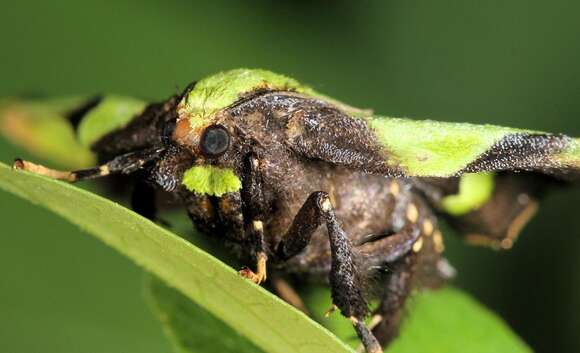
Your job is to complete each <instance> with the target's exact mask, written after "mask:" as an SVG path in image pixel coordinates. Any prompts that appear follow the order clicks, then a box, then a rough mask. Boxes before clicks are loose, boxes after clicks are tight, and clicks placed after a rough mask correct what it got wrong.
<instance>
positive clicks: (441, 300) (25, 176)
mask: <svg viewBox="0 0 580 353" xmlns="http://www.w3.org/2000/svg"><path fill="white" fill-rule="evenodd" d="M0 188H2V189H4V190H6V191H9V192H11V193H14V194H16V195H19V196H20V197H23V198H25V199H27V200H29V201H31V202H33V203H35V204H39V205H41V206H43V207H46V208H48V209H50V210H52V211H54V212H55V213H57V214H59V215H61V216H62V217H64V218H66V219H67V220H69V221H70V222H72V223H74V224H77V225H79V226H80V227H81V228H83V229H84V230H86V231H87V232H88V233H90V234H92V235H94V236H96V237H97V238H99V239H100V240H102V241H103V242H105V243H107V244H108V245H110V246H111V247H113V248H115V249H116V250H118V251H119V252H121V253H123V254H125V255H126V256H127V257H129V258H131V259H132V260H133V261H135V262H136V263H138V264H140V265H141V266H143V267H145V268H146V269H147V270H148V271H150V272H151V273H153V274H155V275H156V276H158V277H159V278H161V279H162V280H163V281H164V282H166V283H167V285H165V284H163V283H162V282H159V281H153V282H151V283H150V286H149V290H150V292H149V298H150V301H151V302H152V304H153V306H154V307H155V309H156V311H157V313H158V315H159V316H160V318H161V319H162V322H163V323H164V326H165V328H166V331H167V332H168V333H169V336H170V337H171V338H172V340H173V342H174V344H175V345H176V347H177V348H178V349H177V350H178V351H179V352H183V353H185V352H187V353H191V352H207V351H220V352H230V351H232V352H234V351H235V352H242V353H245V352H260V351H263V352H303V353H307V352H338V353H340V352H345V353H346V352H351V353H352V350H351V349H350V348H349V347H348V346H346V345H345V344H344V343H343V342H342V341H341V340H339V339H338V338H337V337H336V336H334V335H332V334H331V333H329V332H328V331H327V330H325V329H324V328H322V327H321V326H320V325H319V324H317V323H315V322H314V321H312V320H310V319H309V318H308V317H307V316H305V315H303V314H302V313H301V312H299V311H297V310H295V309H294V308H292V307H290V306H289V305H287V304H285V303H283V302H282V301H281V300H280V299H278V298H277V297H275V296H274V295H272V294H270V293H269V292H267V291H266V290H264V289H263V288H261V287H258V286H256V285H254V284H252V283H250V282H249V281H247V280H244V279H242V278H241V277H240V276H239V275H238V273H237V272H236V271H234V270H233V269H232V268H231V267H229V266H227V265H225V264H224V263H222V262H221V261H219V260H218V259H216V258H214V257H213V256H211V255H209V254H208V253H206V252H204V251H203V250H201V249H199V248H198V247H196V246H194V245H193V244H192V243H190V242H188V241H186V240H184V239H182V238H180V237H178V236H177V235H175V234H173V233H171V232H168V231H167V230H165V229H163V228H161V227H159V226H157V225H155V224H154V223H152V222H150V221H148V220H146V219H144V218H142V217H140V216H138V215H137V214H135V213H134V212H132V211H130V210H128V209H126V208H124V207H122V206H120V205H118V204H116V203H114V202H112V201H109V200H107V199H104V198H101V197H99V196H97V195H94V194H91V193H89V192H87V191H85V190H82V189H79V188H76V187H74V186H72V185H69V184H65V183H62V182H59V181H55V180H51V179H47V178H44V177H41V176H38V175H34V174H30V173H26V172H21V171H13V170H11V169H10V168H9V167H7V166H6V165H4V164H0ZM315 293H317V294H316V295H315V296H316V297H317V298H318V303H314V306H310V307H311V309H312V312H313V313H314V314H320V313H321V312H323V311H324V309H325V308H328V307H329V305H330V295H329V293H328V290H327V289H324V290H318V291H316V292H315ZM314 302H316V301H314ZM409 302H410V305H408V306H407V312H408V314H407V316H408V318H407V320H406V321H405V322H404V324H403V327H402V330H401V336H400V337H399V338H398V339H397V340H396V341H395V342H394V343H393V345H392V346H391V347H390V348H389V350H388V352H394V353H406V352H451V353H453V352H472V353H480V352H481V353H484V352H498V351H501V352H517V353H519V352H522V353H524V352H530V350H529V349H528V348H527V347H526V346H525V344H524V343H522V342H521V340H520V339H519V338H518V337H517V336H516V335H515V334H513V333H512V332H511V331H510V330H509V328H508V327H507V325H506V324H505V323H503V322H502V321H501V319H499V318H497V317H496V316H495V315H494V314H492V313H490V312H489V311H487V310H486V309H485V308H483V307H481V306H480V305H479V304H477V303H476V302H475V301H474V300H473V299H470V298H469V297H468V296H466V295H465V294H461V293H460V292H458V291H457V290H455V289H444V290H439V291H435V292H424V293H419V294H417V295H416V296H414V297H413V298H412V299H411V300H410V301H409ZM309 304H311V305H312V301H311V300H310V301H309ZM220 321H223V323H221V322H220ZM322 321H323V322H325V321H324V320H323V319H322ZM224 323H225V324H224ZM226 325H227V326H226ZM329 326H331V327H333V328H334V329H336V332H337V333H338V334H340V335H341V336H342V337H343V338H344V339H348V340H349V342H351V344H352V345H357V344H358V341H357V340H353V339H352V338H353V336H354V332H353V331H352V328H351V327H350V324H349V321H348V320H345V319H343V318H342V317H341V316H340V314H338V313H337V314H334V316H333V318H332V319H331V321H330V324H329ZM242 336H243V337H242ZM211 342H213V348H212V349H209V348H208V346H207V345H208V343H211ZM232 347H233V348H232ZM257 347H260V348H259V349H258V348H257ZM210 348H211V347H210ZM232 349H234V350H232Z"/></svg>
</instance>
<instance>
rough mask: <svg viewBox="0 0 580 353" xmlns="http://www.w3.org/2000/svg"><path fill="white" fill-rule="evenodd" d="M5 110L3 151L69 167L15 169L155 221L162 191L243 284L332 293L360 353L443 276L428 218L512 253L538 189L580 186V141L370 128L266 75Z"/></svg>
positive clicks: (378, 120)
mask: <svg viewBox="0 0 580 353" xmlns="http://www.w3.org/2000/svg"><path fill="white" fill-rule="evenodd" d="M1 111H2V112H3V113H2V126H1V127H2V131H4V133H5V134H6V135H7V136H8V137H9V138H11V139H13V140H14V141H15V142H16V143H20V144H24V145H25V146H27V147H28V148H30V149H32V151H33V152H35V153H37V154H38V155H40V156H41V157H44V158H47V159H59V160H61V161H65V163H67V164H68V165H73V166H78V167H79V169H75V170H72V171H61V170H56V169H50V168H47V167H45V166H42V165H40V164H36V163H33V162H30V161H26V160H21V159H18V160H16V162H15V163H14V167H15V168H18V169H24V170H28V171H32V172H35V173H38V174H42V175H45V176H48V177H51V178H55V179H60V180H65V181H69V182H78V181H82V180H87V179H95V178H101V177H105V176H108V175H112V174H124V175H133V176H134V178H133V179H132V180H133V181H134V183H135V186H134V191H133V194H134V196H133V208H134V209H135V211H137V212H138V213H140V214H142V215H144V216H146V217H148V218H150V219H153V220H155V219H156V217H157V215H156V195H158V191H157V190H161V191H162V192H163V193H167V194H171V195H175V196H176V197H177V198H178V199H179V200H180V202H181V204H182V205H183V207H184V208H185V209H186V211H187V213H188V215H189V217H190V218H191V220H192V221H193V224H194V225H195V227H196V228H197V229H199V230H201V231H202V232H204V233H207V234H208V235H211V236H213V237H217V238H218V239H220V240H221V241H223V243H224V244H226V245H227V246H228V247H229V248H230V249H231V250H232V252H233V253H234V254H235V255H237V256H238V257H239V258H240V259H241V260H242V261H243V262H244V263H247V264H252V265H253V266H251V269H250V268H244V269H242V270H241V271H240V274H241V275H242V276H244V277H246V278H247V279H248V280H251V281H253V282H255V283H256V284H260V283H263V282H264V281H266V280H267V278H268V275H269V274H272V273H275V274H276V276H280V278H279V279H278V280H277V281H276V282H275V283H280V281H282V280H283V278H284V276H293V277H298V278H301V279H303V280H304V281H317V282H324V283H328V285H329V286H330V288H331V293H332V301H333V303H334V307H335V308H336V309H338V310H340V312H341V313H342V315H344V316H345V317H346V318H347V319H349V320H350V321H351V322H352V325H353V327H354V330H355V332H356V334H357V335H358V337H359V338H360V340H361V342H362V344H363V346H364V348H365V349H366V351H367V352H368V353H378V352H382V349H383V347H385V346H386V345H387V344H388V343H389V342H390V341H391V340H392V339H393V338H394V337H395V336H396V334H397V328H398V326H399V323H400V321H401V320H402V316H403V315H402V308H403V305H404V303H405V300H406V299H407V298H408V296H409V295H410V293H411V291H412V290H413V289H416V288H417V289H420V288H436V287H438V286H440V285H442V284H443V283H444V282H445V281H446V280H448V279H449V278H450V277H452V275H453V268H452V267H451V266H450V264H449V263H448V262H447V261H446V260H445V258H444V257H443V252H444V248H445V247H444V242H443V235H442V232H441V230H440V228H439V225H438V221H439V220H441V219H445V220H446V221H447V222H448V223H449V224H450V225H451V226H452V227H453V228H455V229H456V230H457V231H458V233H460V234H463V235H464V236H465V239H466V240H467V241H469V242H471V243H474V244H478V245H483V246H488V247H491V248H494V249H509V248H511V247H512V246H513V244H514V242H515V241H516V238H517V236H518V234H519V232H520V230H521V229H522V228H523V226H524V225H525V224H526V222H527V221H528V220H529V219H530V218H531V217H532V215H533V214H534V212H535V210H536V209H537V205H538V201H539V200H540V198H541V196H542V195H543V194H544V193H545V192H546V191H547V190H549V189H550V188H551V187H553V186H557V185H562V184H571V183H574V182H576V181H578V180H579V179H580V139H578V138H571V137H568V136H565V135H561V134H550V133H543V132H537V131H530V130H522V129H512V128H503V127H496V126H490V125H483V126H480V125H471V124H464V123H444V122H435V121H428V120H426V121H415V120H408V119H398V118H389V117H382V116H377V115H374V114H373V113H372V112H370V111H368V110H362V109H357V108H353V107H351V106H348V105H346V104H344V103H342V102H339V101H337V100H335V99H332V98H330V97H328V96H325V95H323V94H320V93H318V92H316V91H315V90H313V89H312V88H310V87H308V86H305V85H302V84H300V83H299V82H297V81H296V80H294V79H291V78H288V77H285V76H283V75H278V74H275V73H272V72H269V71H265V70H250V69H238V70H232V71H228V72H223V73H219V74H216V75H213V76H209V77H207V78H205V79H203V80H200V81H198V82H195V83H192V84H191V85H189V86H188V87H187V88H186V89H185V90H184V91H183V92H182V93H180V94H176V95H173V96H171V97H169V98H168V99H167V100H165V101H162V102H159V103H153V104H146V103H144V102H142V101H140V100H136V99H132V98H126V97H119V96H103V97H97V98H94V99H90V100H88V101H87V100H79V99H64V100H54V101H51V102H48V101H25V100H21V99H14V100H8V101H6V102H4V104H3V106H2V109H1ZM53 117H57V118H58V119H52V118H53ZM43 129H51V131H54V132H55V134H57V135H58V136H60V141H59V142H60V143H59V144H55V143H54V140H51V139H46V138H43V137H42V136H41V135H42V130H43ZM53 139H54V137H53ZM63 145H64V146H66V147H62V146H63ZM88 165H92V166H91V167H86V166H88ZM275 283H274V284H273V285H274V288H275V289H277V290H278V292H279V295H280V296H282V297H283V298H285V299H286V300H287V301H289V302H291V303H292V304H294V305H295V306H297V307H300V306H301V303H300V300H299V299H297V296H296V295H295V293H293V291H292V289H291V288H290V287H288V286H287V285H284V286H280V287H278V286H277V285H275ZM282 287H283V288H282ZM375 300H378V303H379V304H378V305H377V306H376V307H373V308H372V309H371V308H370V306H369V303H370V302H371V301H375ZM368 317H371V318H372V319H371V320H370V323H369V324H366V323H365V321H364V320H365V318H368Z"/></svg>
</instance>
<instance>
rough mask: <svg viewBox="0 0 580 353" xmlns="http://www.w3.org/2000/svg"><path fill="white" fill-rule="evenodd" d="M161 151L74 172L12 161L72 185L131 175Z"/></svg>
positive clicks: (130, 155)
mask: <svg viewBox="0 0 580 353" xmlns="http://www.w3.org/2000/svg"><path fill="white" fill-rule="evenodd" d="M163 151H164V148H149V149H145V150H141V151H137V152H130V153H127V154H123V155H120V156H117V157H115V158H113V159H112V160H110V161H109V162H107V163H105V164H103V165H100V166H98V167H95V168H90V169H82V170H74V171H60V170H55V169H50V168H47V167H45V166H42V165H40V164H35V163H32V162H29V161H25V160H22V159H17V160H16V161H14V168H15V169H22V170H26V171H29V172H33V173H36V174H40V175H44V176H47V177H49V178H53V179H58V180H64V181H68V182H71V183H72V182H77V181H82V180H88V179H95V178H100V177H104V176H107V175H110V174H131V173H133V172H135V171H137V170H139V169H141V168H142V167H143V166H144V165H145V164H146V163H148V162H150V161H152V160H154V159H156V158H157V157H159V155H160V154H161V153H162V152H163Z"/></svg>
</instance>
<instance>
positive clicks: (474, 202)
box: [441, 173, 495, 216]
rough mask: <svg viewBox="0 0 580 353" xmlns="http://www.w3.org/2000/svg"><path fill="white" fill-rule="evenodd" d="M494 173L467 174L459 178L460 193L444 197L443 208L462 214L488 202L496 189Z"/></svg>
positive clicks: (458, 214)
mask: <svg viewBox="0 0 580 353" xmlns="http://www.w3.org/2000/svg"><path fill="white" fill-rule="evenodd" d="M493 178H494V175H493V173H477V174H465V175H463V176H462V177H461V179H460V180H459V193H457V194H455V195H449V196H446V197H445V198H443V200H442V203H441V204H442V206H443V209H444V210H445V211H446V212H447V213H449V214H451V215H453V216H460V215H463V214H466V213H468V212H470V211H473V210H477V209H478V208H480V207H481V206H483V204H484V203H486V202H487V201H488V200H489V199H490V197H491V195H492V194H493V189H494V185H495V183H494V179H493Z"/></svg>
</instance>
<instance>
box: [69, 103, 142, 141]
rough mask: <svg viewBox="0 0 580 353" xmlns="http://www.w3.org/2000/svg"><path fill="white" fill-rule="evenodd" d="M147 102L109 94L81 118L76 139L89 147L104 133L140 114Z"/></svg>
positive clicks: (123, 124)
mask: <svg viewBox="0 0 580 353" xmlns="http://www.w3.org/2000/svg"><path fill="white" fill-rule="evenodd" d="M146 105H147V104H146V103H145V102H143V101H141V100H138V99H135V98H130V97H121V96H114V95H109V96H106V97H105V98H103V100H102V101H101V102H100V103H99V105H98V106H97V107H96V108H94V109H93V110H91V111H90V112H88V113H87V115H86V116H85V117H84V118H83V119H82V121H81V123H80V125H79V130H78V139H79V141H80V143H81V144H82V145H83V146H86V147H90V146H91V145H92V144H93V143H95V142H97V141H98V140H99V139H100V138H102V137H103V136H105V135H106V134H108V133H110V132H111V131H114V130H116V129H120V128H122V127H124V126H125V125H127V124H128V123H129V122H130V121H131V120H132V119H133V118H134V117H135V116H137V115H138V114H140V113H141V112H142V111H143V110H144V109H145V106H146Z"/></svg>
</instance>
